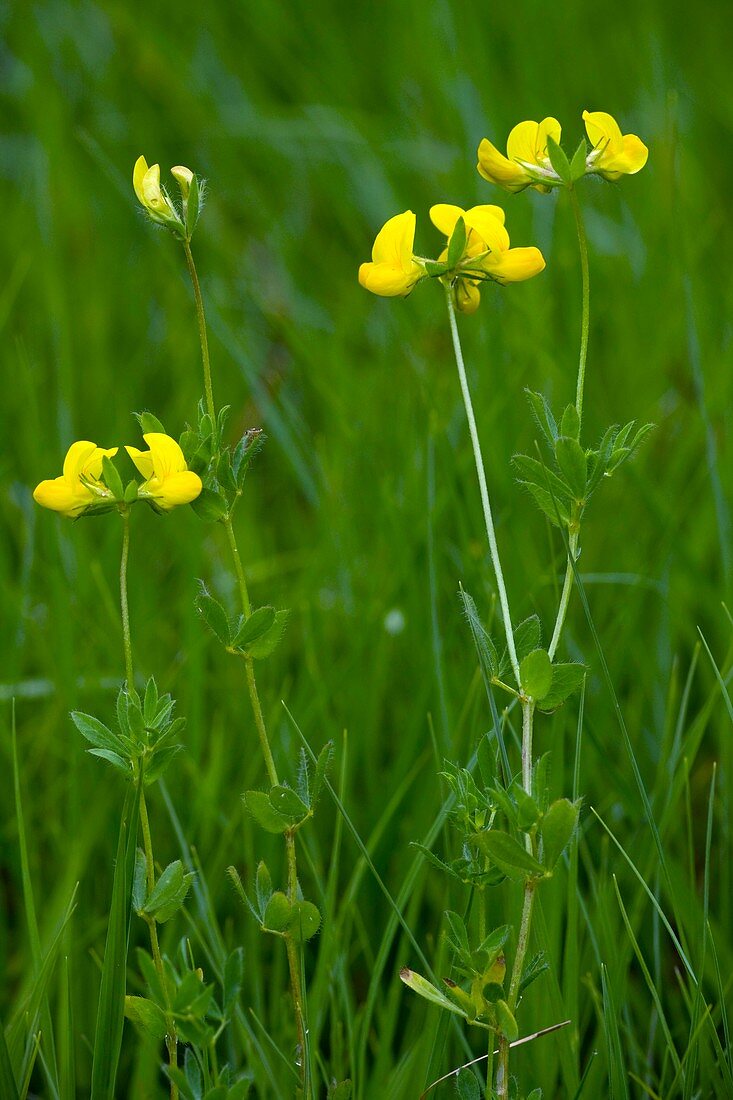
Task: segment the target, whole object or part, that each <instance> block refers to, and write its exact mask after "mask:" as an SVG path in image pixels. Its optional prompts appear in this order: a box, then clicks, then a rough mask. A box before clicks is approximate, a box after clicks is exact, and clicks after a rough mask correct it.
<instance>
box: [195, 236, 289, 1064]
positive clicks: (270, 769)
mask: <svg viewBox="0 0 733 1100" xmlns="http://www.w3.org/2000/svg"><path fill="white" fill-rule="evenodd" d="M183 247H184V251H185V253H186V263H187V264H188V271H189V274H190V276H191V283H192V286H193V295H194V299H195V302H196V318H197V321H198V328H199V340H200V343H201V361H202V363H203V368H204V388H205V391H206V409H207V412H208V414H209V416H210V417H211V420H212V422H213V424H214V425H216V407H215V405H214V391H213V386H212V382H211V360H210V358H209V341H208V337H207V333H206V313H205V311H204V301H203V298H202V296H201V286H200V284H199V280H198V274H197V272H196V264H195V263H194V259H193V254H192V252H191V245H190V242H189V241H187V240H186V241H184V244H183ZM223 523H224V528H225V530H226V533H227V540H228V542H229V549H230V551H231V555H232V562H233V563H234V572H235V573H236V576H237V586H238V588H239V597H240V600H241V604H242V611H243V612H244V614H245V615H250V614H251V611H252V604H251V602H250V598H249V591H248V588H247V578H246V577H245V575H244V567H243V565H242V558H241V555H240V553H239V547H238V546H237V539H236V535H235V534H234V526H233V524H232V518H231V515H227V516H226V517H225V519H224V521H223ZM244 666H245V675H246V679H247V690H248V692H249V699H250V704H251V706H252V713H253V715H254V720H255V726H256V728H257V736H258V738H259V742H260V748H261V749H262V755H263V757H264V761H265V768H266V769H267V776H268V779H269V781H270V783H271V785H272V786H273V787H274V786H276V785H277V783H278V782H279V780H278V776H277V768H276V767H275V760H274V757H273V755H272V749H271V747H270V739H269V737H268V735H267V726H266V725H265V717H264V714H263V713H262V704H261V703H260V696H259V692H258V691H257V680H256V678H255V670H254V661H253V659H252V658H251V657H249V656H245V657H244ZM284 839H285V852H286V859H287V878H288V900H289V901H290V902H291V903H292V902H294V901H295V900H296V899H297V896H298V866H297V854H296V850H295V835H294V834H293V833H292V832H290V831H287V832H286V833H285V836H284ZM284 939H285V946H286V950H287V957H288V970H289V972H290V988H291V990H292V995H293V1004H294V1008H295V1027H296V1033H297V1037H298V1046H299V1048H300V1052H301V1055H300V1079H301V1085H302V1086H304V1085H305V1082H306V1072H305V1030H304V1020H305V1011H304V1003H305V1002H304V998H303V988H302V984H301V978H300V961H299V958H298V949H297V946H296V944H295V941H294V940H293V938H292V936H291V935H289V934H288V933H286V934H285V936H284Z"/></svg>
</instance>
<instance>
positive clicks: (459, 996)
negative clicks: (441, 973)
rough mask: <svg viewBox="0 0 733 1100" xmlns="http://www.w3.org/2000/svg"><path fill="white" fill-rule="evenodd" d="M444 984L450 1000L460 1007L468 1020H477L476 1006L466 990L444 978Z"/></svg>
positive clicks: (450, 979) (451, 980)
mask: <svg viewBox="0 0 733 1100" xmlns="http://www.w3.org/2000/svg"><path fill="white" fill-rule="evenodd" d="M443 984H444V986H445V988H446V992H447V994H448V996H449V997H450V999H451V1000H452V1001H454V1002H455V1004H457V1005H458V1007H459V1008H460V1009H461V1011H462V1012H463V1013H464V1014H465V1016H466V1019H467V1020H475V1019H476V1005H475V1004H474V1003H473V1001H472V1000H471V998H470V997H469V995H468V993H466V991H465V989H461V987H460V985H458V983H457V982H454V981H453V979H452V978H443Z"/></svg>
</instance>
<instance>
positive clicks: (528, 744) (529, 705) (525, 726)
mask: <svg viewBox="0 0 733 1100" xmlns="http://www.w3.org/2000/svg"><path fill="white" fill-rule="evenodd" d="M533 724H534V702H533V701H532V700H531V699H527V698H526V697H525V698H523V699H522V786H523V787H524V789H525V791H526V792H527V794H528V795H531V794H532V727H533ZM527 839H528V840H529V837H528V838H527ZM530 844H531V841H530Z"/></svg>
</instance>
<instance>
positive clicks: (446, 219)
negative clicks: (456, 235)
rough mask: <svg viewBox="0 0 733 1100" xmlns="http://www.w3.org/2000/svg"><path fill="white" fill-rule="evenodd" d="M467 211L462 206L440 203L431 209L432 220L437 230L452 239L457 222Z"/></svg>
mask: <svg viewBox="0 0 733 1100" xmlns="http://www.w3.org/2000/svg"><path fill="white" fill-rule="evenodd" d="M464 214H465V210H462V209H461V207H460V206H453V205H451V203H449V202H439V203H436V205H435V206H431V207H430V220H431V222H432V223H433V225H434V226H435V228H436V229H439V230H440V232H441V233H444V234H445V236H446V237H450V236H451V235H452V233H453V230H454V229H455V227H456V222H457V221H458V219H459V218H462V217H463V216H464Z"/></svg>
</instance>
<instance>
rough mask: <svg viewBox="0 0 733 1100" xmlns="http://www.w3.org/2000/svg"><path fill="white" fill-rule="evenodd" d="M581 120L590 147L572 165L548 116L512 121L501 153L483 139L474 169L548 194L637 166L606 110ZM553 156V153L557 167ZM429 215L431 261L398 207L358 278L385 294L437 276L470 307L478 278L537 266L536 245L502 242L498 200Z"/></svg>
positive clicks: (519, 275) (641, 151) (509, 185)
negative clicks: (438, 238)
mask: <svg viewBox="0 0 733 1100" xmlns="http://www.w3.org/2000/svg"><path fill="white" fill-rule="evenodd" d="M583 120H584V122H585V128H586V133H587V135H588V140H589V142H590V145H591V148H590V150H588V146H587V144H586V143H585V142H581V147H580V148H579V150H578V153H577V154H576V156H575V157H573V163H572V167H571V165H570V163H569V162H568V161H567V158H566V157H565V154H564V153H562V150H560V148H559V146H560V138H561V135H562V129H561V126H560V123H559V122H558V121H557V119H556V118H544V119H543V120H542V121H541V122H531V121H527V122H520V123H519V124H518V125H517V126H515V127H514V129H513V130H512V131H511V133H510V134H509V139H508V141H507V155H506V156H504V154H503V153H500V152H499V150H498V149H497V148H496V147H495V146H494V145H492V143H491V142H490V141H489V140H488V138H484V140H483V141H482V142H481V144H480V145H479V149H478V158H479V159H478V171H479V173H480V174H481V175H482V176H483V178H484V179H485V180H488V181H489V182H490V183H495V184H498V185H499V186H500V187H502V188H504V190H505V191H510V192H518V191H523V190H524V189H525V188H526V187H533V188H535V190H537V191H541V192H543V193H548V192H550V191H551V190H552V189H553V188H555V187H572V186H573V185H574V183H575V182H576V180H577V179H579V178H581V177H582V176H583V175H598V176H602V177H603V178H604V179H608V180H616V179H619V178H620V177H621V176H622V175H633V174H634V173H635V172H639V171H640V170H641V169H642V168H643V167H644V165H645V164H646V160H647V156H648V149H647V147H646V145H644V143H643V142H642V141H641V140H640V139H639V138H638V137H636V135H635V134H622V133H621V130H620V128H619V126H618V123H617V122H616V120H615V119H614V118H612V117H611V115H609V114H605V113H604V112H603V111H593V112H589V111H584V112H583ZM555 158H561V166H560V169H559V170H558V159H555ZM578 159H579V163H577V161H578ZM553 160H554V163H553ZM563 163H564V167H565V171H564V172H563ZM561 173H563V174H561ZM430 219H431V221H432V223H433V225H434V226H435V227H436V228H437V229H439V230H440V232H441V233H443V234H444V235H445V236H446V237H447V238H448V247H447V248H445V249H444V250H443V252H442V253H441V254H440V256H439V258H438V260H437V261H435V260H427V259H425V258H424V257H421V256H417V255H415V253H414V246H415V226H416V218H415V215H414V214H413V212H412V211H411V210H406V211H405V212H404V213H403V214H397V215H396V216H395V217H393V218H390V219H389V221H388V222H386V223H385V224H384V226H383V227H382V228H381V229H380V231H379V233H378V234H377V237H376V239H375V241H374V247H373V248H372V259H371V262H369V263H363V264H362V265H361V267H360V268H359V282H360V284H361V285H362V286H363V287H364V288H365V289H366V290H369V291H371V292H372V294H379V295H381V296H382V297H387V298H392V297H406V296H407V295H408V294H410V292H411V291H412V290H413V289H414V287H415V286H416V285H417V283H419V282H420V281H421V280H423V279H426V278H439V279H440V280H441V281H442V282H443V283H444V284H445V285H446V286H449V287H451V288H452V291H453V300H454V302H455V306H456V308H457V309H459V310H460V311H461V312H462V313H473V312H475V310H476V309H477V308H478V305H479V302H480V291H479V286H480V284H481V282H487V281H490V282H494V283H499V284H500V285H506V284H507V283H517V282H522V281H523V280H525V279H531V278H532V276H534V275H538V274H539V273H540V272H541V271H542V270H543V268H544V267H545V261H544V258H543V256H542V253H541V252H540V250H539V249H538V248H534V247H529V248H511V247H510V242H509V234H508V233H507V230H506V226H505V224H504V221H505V218H504V211H503V210H502V209H501V207H499V206H474V207H471V209H470V210H462V209H461V207H459V206H453V205H450V204H448V203H438V204H437V205H436V206H433V207H432V208H431V210H430Z"/></svg>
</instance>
